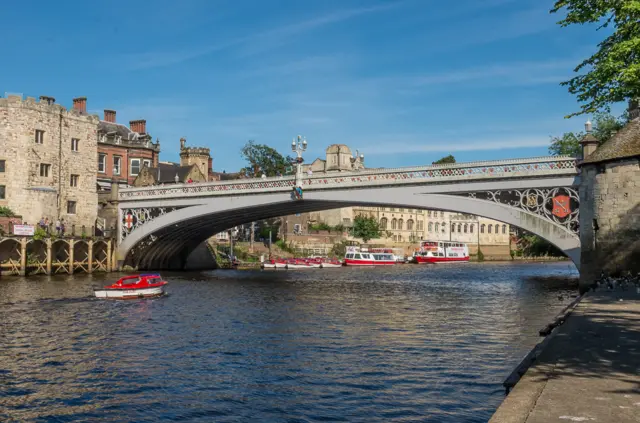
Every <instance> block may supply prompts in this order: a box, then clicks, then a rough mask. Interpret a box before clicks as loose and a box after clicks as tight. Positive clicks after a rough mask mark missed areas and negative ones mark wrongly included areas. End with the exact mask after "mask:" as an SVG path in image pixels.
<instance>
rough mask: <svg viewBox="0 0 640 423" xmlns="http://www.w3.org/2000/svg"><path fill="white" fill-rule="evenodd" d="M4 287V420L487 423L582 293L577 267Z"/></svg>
mask: <svg viewBox="0 0 640 423" xmlns="http://www.w3.org/2000/svg"><path fill="white" fill-rule="evenodd" d="M166 276H167V277H168V279H169V280H170V285H169V287H168V291H169V292H170V295H169V296H168V297H164V298H160V299H154V300H141V301H138V300H135V301H131V302H111V301H102V300H96V299H93V298H91V295H92V286H94V285H103V284H106V283H107V282H111V279H113V278H114V276H113V275H111V276H109V277H108V278H109V280H106V278H107V276H106V275H93V276H87V275H75V276H69V277H51V278H47V277H42V278H31V279H29V280H26V279H4V280H1V281H0V347H1V349H0V421H21V422H22V421H56V422H61V421H87V422H89V421H91V422H96V421H108V422H122V421H131V422H134V421H135V422H144V421H158V420H169V421H188V422H199V421H201V422H210V421H216V422H226V421H229V422H231V421H234V422H236V421H251V422H253V421H261V422H263V421H264V422H267V421H269V422H270V421H273V422H315V421H367V422H373V421H381V422H382V421H385V422H386V421H433V422H465V421H469V422H484V421H487V420H488V418H489V417H490V416H491V414H492V413H493V411H494V410H495V408H496V407H497V405H498V404H499V403H500V401H501V400H502V398H503V389H502V386H501V384H502V381H503V379H504V378H505V377H506V376H507V375H508V373H509V372H510V371H511V370H512V368H513V367H514V366H515V365H516V364H517V363H518V362H519V360H520V359H521V358H522V357H523V356H524V355H525V354H526V353H527V352H528V350H529V349H530V348H531V347H532V346H533V345H534V344H535V343H536V342H538V337H537V331H538V329H540V327H542V326H544V324H546V323H547V322H548V321H549V319H550V318H551V317H552V316H553V315H554V314H556V313H557V312H558V311H559V310H560V309H561V308H562V307H563V306H564V305H566V304H567V303H568V302H570V301H571V298H570V294H572V293H575V290H576V277H577V275H576V273H575V270H574V269H573V266H572V265H570V264H568V263H554V264H506V263H505V264H465V265H459V266H455V265H452V266H448V265H443V266H418V265H404V266H394V267H392V268H386V269H357V268H343V269H313V270H304V271H298V272H294V271H289V272H286V271H282V272H234V271H217V272H209V273H192V274H171V275H170V274H167V275H166Z"/></svg>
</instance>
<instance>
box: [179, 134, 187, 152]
mask: <svg viewBox="0 0 640 423" xmlns="http://www.w3.org/2000/svg"><path fill="white" fill-rule="evenodd" d="M186 142H187V139H186V138H184V137H183V138H180V150H184V144H185V143H186Z"/></svg>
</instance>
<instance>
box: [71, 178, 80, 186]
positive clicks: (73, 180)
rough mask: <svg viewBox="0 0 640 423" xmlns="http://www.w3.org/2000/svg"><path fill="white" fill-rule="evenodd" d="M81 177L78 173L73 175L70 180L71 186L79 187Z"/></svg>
mask: <svg viewBox="0 0 640 423" xmlns="http://www.w3.org/2000/svg"><path fill="white" fill-rule="evenodd" d="M79 178H80V176H78V175H71V179H70V180H69V186H70V187H77V186H78V179H79Z"/></svg>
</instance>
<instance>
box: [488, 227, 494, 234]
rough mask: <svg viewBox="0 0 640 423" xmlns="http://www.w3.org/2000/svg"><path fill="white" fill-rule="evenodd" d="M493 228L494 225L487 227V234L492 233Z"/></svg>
mask: <svg viewBox="0 0 640 423" xmlns="http://www.w3.org/2000/svg"><path fill="white" fill-rule="evenodd" d="M492 227H493V225H487V233H491V228H492Z"/></svg>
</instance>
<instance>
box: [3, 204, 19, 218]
mask: <svg viewBox="0 0 640 423" xmlns="http://www.w3.org/2000/svg"><path fill="white" fill-rule="evenodd" d="M15 215H16V214H15V213H14V212H13V210H11V209H10V208H9V207H3V206H0V216H3V217H14V216H15Z"/></svg>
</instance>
